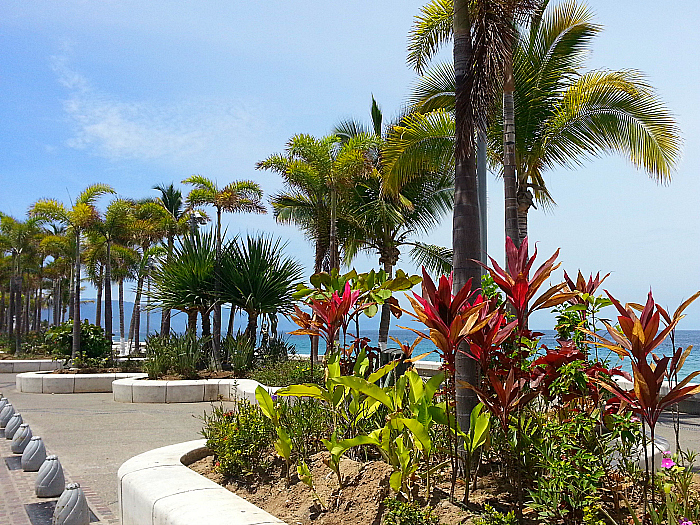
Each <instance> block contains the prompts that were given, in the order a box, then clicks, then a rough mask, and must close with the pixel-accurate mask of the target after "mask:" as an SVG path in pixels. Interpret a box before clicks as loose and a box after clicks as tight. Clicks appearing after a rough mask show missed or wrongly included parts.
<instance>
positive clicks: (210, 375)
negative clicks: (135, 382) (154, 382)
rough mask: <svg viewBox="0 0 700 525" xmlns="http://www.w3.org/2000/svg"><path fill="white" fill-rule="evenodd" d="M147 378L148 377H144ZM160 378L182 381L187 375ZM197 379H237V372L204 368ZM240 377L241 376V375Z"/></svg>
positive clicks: (170, 375) (161, 378) (198, 373)
mask: <svg viewBox="0 0 700 525" xmlns="http://www.w3.org/2000/svg"><path fill="white" fill-rule="evenodd" d="M144 379H147V378H144ZM158 379H160V380H162V381H181V380H184V379H186V378H185V377H183V376H181V375H178V374H168V375H164V376H162V377H159V378H158ZM195 379H236V374H234V373H233V372H227V371H223V372H213V371H209V370H202V371H200V372H197V377H196V378H195ZM239 379H240V377H239Z"/></svg>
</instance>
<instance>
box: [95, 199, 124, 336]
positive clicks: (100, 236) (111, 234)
mask: <svg viewBox="0 0 700 525" xmlns="http://www.w3.org/2000/svg"><path fill="white" fill-rule="evenodd" d="M131 207H132V204H131V202H130V201H129V200H127V199H121V198H118V199H114V200H113V201H112V202H110V203H109V205H108V206H107V209H106V211H105V214H104V217H103V218H100V220H98V221H95V223H94V224H93V225H92V227H91V231H92V233H93V237H94V238H93V242H94V244H96V245H101V246H104V283H105V289H104V290H105V312H104V316H105V336H106V337H107V339H109V342H110V348H111V344H112V337H113V335H114V334H113V332H114V330H113V329H112V325H113V314H112V280H113V277H112V261H113V257H112V247H113V246H114V245H115V243H117V244H125V243H126V242H127V241H128V239H129V237H130V236H131V234H132V231H133V227H132V226H133V218H132V216H131Z"/></svg>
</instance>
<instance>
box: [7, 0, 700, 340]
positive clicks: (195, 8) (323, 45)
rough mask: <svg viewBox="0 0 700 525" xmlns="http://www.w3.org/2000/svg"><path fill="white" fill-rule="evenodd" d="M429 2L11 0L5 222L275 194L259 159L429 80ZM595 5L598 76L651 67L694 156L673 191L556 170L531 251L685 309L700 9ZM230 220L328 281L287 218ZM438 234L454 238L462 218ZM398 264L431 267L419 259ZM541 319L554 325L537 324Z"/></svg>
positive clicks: (696, 256)
mask: <svg viewBox="0 0 700 525" xmlns="http://www.w3.org/2000/svg"><path fill="white" fill-rule="evenodd" d="M421 5H423V1H421V0H400V1H399V0H384V1H382V2H366V1H362V2H320V1H315V0H306V1H303V2H302V1H299V0H291V1H289V2H270V1H267V0H260V1H257V2H240V1H226V2H224V1H215V0H209V1H201V0H200V1H196V2H195V1H187V0H182V1H179V2H166V1H163V0H149V1H147V2H144V1H142V0H141V1H133V0H103V1H95V0H92V1H91V0H50V1H47V0H33V1H32V2H19V1H17V0H1V1H0V49H2V52H0V144H2V146H0V211H2V212H3V213H7V214H10V215H13V216H15V217H17V218H22V217H24V215H25V214H26V211H27V209H28V208H29V206H30V205H31V204H32V203H33V202H35V201H36V200H37V199H39V198H56V199H58V200H61V201H63V202H66V203H69V202H70V200H71V199H74V198H75V197H76V195H77V194H78V193H79V192H80V191H81V190H82V189H83V188H85V187H86V186H87V185H89V184H92V183H95V182H104V183H107V184H110V185H112V186H113V187H114V188H115V190H116V191H117V192H118V193H119V194H120V195H121V196H124V197H133V198H141V197H147V196H152V197H153V196H156V192H154V191H153V190H152V189H151V188H152V186H153V185H155V184H159V183H166V184H167V183H170V182H175V183H179V181H181V180H182V179H184V178H186V177H188V176H189V175H192V174H195V173H197V174H201V175H204V176H207V177H210V178H213V179H215V180H217V181H218V183H219V184H220V185H225V184H226V183H228V182H230V181H232V180H241V179H251V180H254V181H257V182H258V183H259V184H260V185H261V186H262V188H263V190H264V191H265V194H266V195H267V196H269V195H271V194H273V193H274V192H276V191H277V190H279V189H280V188H281V187H282V186H281V181H280V179H279V177H278V176H276V175H274V174H271V173H267V172H260V171H256V170H255V167H254V165H255V163H256V162H257V161H259V160H262V159H264V158H265V157H267V156H269V155H270V154H272V153H275V152H281V151H282V150H283V149H284V146H285V143H286V142H287V140H288V139H289V138H290V137H291V136H292V135H294V134H296V133H309V134H312V135H316V136H323V135H326V134H328V133H329V132H330V130H331V129H332V128H333V126H334V125H335V124H337V123H338V122H339V121H341V120H343V119H347V118H357V119H362V120H365V121H369V108H370V101H371V96H372V95H374V97H375V98H376V99H377V101H378V102H379V104H380V105H381V107H382V109H383V111H384V113H385V115H389V116H391V115H392V114H394V113H397V112H398V111H399V110H400V108H401V107H402V105H404V104H405V101H406V98H407V96H408V94H409V90H410V86H411V84H412V82H413V81H414V80H415V75H414V73H413V72H412V71H411V70H410V68H409V67H408V66H407V65H406V61H405V59H406V42H407V34H408V31H409V29H410V27H411V23H412V21H413V17H414V16H415V15H416V14H417V13H418V10H419V8H420V7H421ZM587 5H588V6H589V7H590V8H591V9H592V11H593V12H594V13H595V21H596V22H597V23H600V24H602V25H603V26H604V28H605V29H604V31H603V32H602V33H601V34H600V36H598V37H597V38H596V40H595V42H594V44H593V52H592V54H591V56H590V58H589V62H588V67H589V68H607V69H627V68H634V69H639V70H641V71H643V72H644V73H645V74H646V75H647V79H648V81H649V82H650V84H651V85H653V86H654V87H655V88H656V89H657V91H658V94H659V96H660V97H661V98H662V99H663V101H664V102H665V103H666V105H667V106H668V107H669V108H670V110H671V111H672V112H673V114H674V115H675V116H676V118H677V120H678V123H679V125H680V128H681V130H682V133H683V138H684V146H683V158H682V160H681V162H680V164H679V166H678V170H677V171H676V172H675V173H674V174H673V181H672V182H671V183H670V184H669V185H667V186H659V185H658V184H656V183H655V182H653V181H652V180H651V179H649V177H648V176H647V175H646V174H645V173H643V172H640V171H638V170H636V169H635V168H634V167H633V166H632V165H631V164H630V162H629V161H627V160H625V159H624V158H620V157H616V156H610V157H604V158H600V159H596V160H594V161H590V162H586V163H585V165H584V166H583V167H580V168H577V169H575V170H567V169H558V170H554V171H552V172H550V173H548V174H547V175H546V181H547V185H548V187H549V188H550V191H551V193H552V195H553V196H554V198H555V200H556V202H557V206H556V207H555V208H554V209H553V210H551V211H549V212H547V213H544V212H542V211H541V210H533V211H532V212H531V213H530V218H529V231H530V241H531V243H532V242H534V241H537V243H538V244H537V248H538V252H539V254H540V256H541V259H540V260H541V261H544V260H545V258H546V257H545V256H549V255H550V254H551V253H553V252H554V250H556V249H557V248H560V250H561V251H560V260H561V261H562V263H563V264H562V268H561V269H560V270H559V271H558V272H557V273H556V274H555V279H561V277H562V274H561V270H562V269H566V270H567V272H568V273H569V274H575V273H576V272H577V271H578V270H579V269H580V270H581V271H582V272H583V273H584V274H586V275H588V274H590V273H591V272H594V273H595V272H597V271H601V272H602V273H603V274H605V273H608V272H610V274H611V275H610V277H609V278H608V280H607V281H606V283H605V287H606V288H608V289H609V290H610V292H611V293H612V294H613V295H614V296H616V297H618V298H619V299H620V300H622V301H623V302H626V301H633V302H643V301H644V300H645V298H646V294H647V293H648V292H649V290H650V288H651V289H652V290H653V293H654V297H655V299H656V300H657V301H658V302H659V303H660V304H662V305H664V306H667V307H669V308H671V309H675V307H676V306H677V305H678V304H680V302H681V301H682V300H683V299H685V298H687V297H689V296H690V295H692V294H693V293H694V292H695V291H697V290H698V289H700V271H699V270H700V268H699V261H700V244H699V243H698V237H699V236H698V233H699V232H698V229H699V228H700V226H699V225H700V206H698V205H697V202H698V199H699V198H700V181H699V179H698V177H697V173H698V171H699V169H700V139H699V138H698V135H697V133H694V131H695V130H697V129H699V128H700V111H699V110H698V88H697V86H698V85H700V69H699V68H698V66H697V64H698V61H697V56H696V54H697V49H699V48H700V45H699V44H700V36H698V32H697V30H696V27H695V24H696V21H697V20H698V19H700V2H696V1H693V0H673V1H670V2H652V1H646V0H637V1H635V0H617V1H615V2H611V1H609V0H589V1H588V2H587ZM444 56H446V57H447V58H449V56H450V55H449V50H447V51H445V53H444ZM180 186H181V187H182V189H183V191H186V190H187V188H186V187H185V186H184V185H180ZM488 193H489V197H488V208H489V217H488V221H489V223H488V228H489V234H488V244H489V252H490V253H491V255H492V256H493V257H494V258H496V259H497V260H499V261H502V259H503V252H504V249H503V246H504V234H503V203H502V201H503V187H502V183H501V182H500V181H499V180H497V179H496V178H495V177H494V176H493V175H490V176H489V181H488ZM106 202H107V201H106V200H103V201H102V202H101V203H100V204H101V206H102V207H104V205H105V204H106ZM224 224H225V226H226V227H227V228H228V232H229V233H230V234H234V233H237V232H251V233H253V232H258V231H264V232H272V233H274V234H275V235H277V236H279V237H281V238H282V239H284V240H286V241H288V243H289V244H288V250H289V252H290V253H292V254H293V255H294V256H295V257H297V258H298V259H299V260H300V261H301V262H302V263H303V264H304V265H305V266H306V268H307V269H308V270H309V273H310V270H311V268H312V262H313V250H312V247H311V245H310V244H309V243H308V242H307V241H306V240H305V239H304V237H303V235H302V234H301V233H300V232H299V231H298V230H296V229H295V228H294V227H292V226H280V225H277V224H275V221H274V218H273V217H272V215H271V214H268V215H266V216H246V215H234V216H231V215H229V216H226V217H225V219H224ZM423 238H424V239H428V240H429V241H430V242H433V243H437V244H442V245H449V244H451V217H445V219H444V220H443V223H442V225H441V226H440V227H438V228H436V229H435V230H434V231H433V232H431V233H430V234H429V235H428V236H424V237H423ZM376 260H377V256H376V255H374V254H370V255H368V256H362V257H360V258H358V260H357V261H356V266H357V268H358V269H360V270H368V269H369V268H371V267H373V266H376V265H377V263H376ZM399 266H400V267H403V268H405V269H407V270H413V271H415V270H416V268H415V267H414V266H413V265H412V264H411V262H410V260H408V259H407V258H402V260H401V261H400V263H399ZM86 295H88V296H89V295H90V291H88V292H86ZM607 313H608V315H609V316H612V315H613V312H607ZM687 314H688V315H687V318H686V319H685V320H684V321H682V323H681V325H680V326H679V328H685V329H700V303H698V304H697V305H694V306H692V307H691V308H689V309H688V311H687ZM531 325H532V326H535V327H537V328H551V327H552V326H553V320H552V318H551V317H550V316H549V314H547V313H538V314H536V315H535V317H534V318H533V321H532V323H531Z"/></svg>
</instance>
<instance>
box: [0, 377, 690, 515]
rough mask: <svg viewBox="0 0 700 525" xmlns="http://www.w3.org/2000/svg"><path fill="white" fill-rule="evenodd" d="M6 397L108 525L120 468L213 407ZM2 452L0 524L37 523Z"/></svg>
mask: <svg viewBox="0 0 700 525" xmlns="http://www.w3.org/2000/svg"><path fill="white" fill-rule="evenodd" d="M0 392H2V393H3V394H4V395H5V397H7V398H9V400H10V401H11V402H12V404H13V405H14V407H15V409H16V410H17V411H19V412H21V414H22V417H23V419H24V421H25V422H26V423H29V425H30V427H31V429H32V433H33V434H34V435H35V436H41V437H42V438H43V440H44V443H45V444H46V447H47V449H48V451H49V453H51V454H57V455H58V457H59V459H60V461H61V464H62V465H63V468H64V472H65V474H66V479H67V480H70V481H74V482H78V483H80V485H81V487H83V490H84V491H85V493H86V496H87V498H88V503H89V505H90V508H91V510H92V511H93V512H94V513H95V515H96V517H97V518H98V519H99V520H100V521H99V523H103V524H107V523H110V524H111V523H118V510H117V509H118V505H117V470H118V469H119V467H120V466H121V464H122V463H124V462H125V461H126V460H127V459H129V458H131V457H133V456H135V455H137V454H140V453H141V452H146V451H147V450H151V449H154V448H158V447H162V446H165V445H171V444H174V443H180V442H183V441H189V440H192V439H197V438H200V437H201V436H200V434H199V431H200V429H201V426H202V423H201V421H200V420H199V419H198V417H199V416H201V415H202V414H203V413H204V411H205V410H209V409H210V407H211V405H210V404H209V403H176V404H170V405H161V404H129V403H116V402H114V400H113V399H112V394H23V393H20V392H17V391H16V390H15V376H14V374H0ZM657 432H658V433H659V435H661V436H663V437H665V438H666V439H668V440H669V443H672V444H673V443H674V442H675V438H674V434H673V427H672V421H671V417H670V416H663V417H662V418H661V420H660V421H659V426H658V427H657ZM681 446H682V447H683V449H686V448H689V449H692V450H695V451H699V452H700V416H688V415H682V422H681ZM672 448H673V445H672ZM0 455H1V456H2V458H3V460H2V461H1V464H0V525H31V524H30V521H29V519H28V517H27V513H26V511H25V507H24V505H26V504H33V503H37V502H39V501H45V500H39V499H38V498H36V497H35V496H34V480H35V479H36V473H32V472H23V471H22V470H21V469H19V470H9V469H8V466H7V465H6V462H5V461H4V458H7V457H10V456H13V454H12V453H11V451H10V441H9V440H5V439H0ZM43 523H47V524H49V523H50V519H49V521H48V522H43ZM43 523H42V524H41V525H43ZM34 525H39V524H34Z"/></svg>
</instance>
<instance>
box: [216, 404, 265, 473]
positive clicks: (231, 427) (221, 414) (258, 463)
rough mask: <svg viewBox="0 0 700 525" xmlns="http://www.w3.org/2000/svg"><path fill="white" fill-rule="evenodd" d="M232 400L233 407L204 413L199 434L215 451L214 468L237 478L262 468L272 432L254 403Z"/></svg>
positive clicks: (218, 407)
mask: <svg viewBox="0 0 700 525" xmlns="http://www.w3.org/2000/svg"><path fill="white" fill-rule="evenodd" d="M234 403H235V404H234V407H233V409H232V410H224V408H223V407H221V406H217V407H214V408H213V410H212V412H211V414H204V416H203V417H202V420H203V421H204V427H203V428H202V435H203V436H204V438H205V439H206V440H207V447H208V448H209V449H210V450H211V451H212V452H214V465H215V469H216V471H217V472H220V473H221V474H224V475H226V476H232V477H239V476H245V475H248V474H251V473H253V472H255V471H257V470H259V469H261V468H264V467H265V465H266V457H267V456H266V452H267V450H268V449H269V447H270V446H271V445H272V442H273V440H274V431H273V428H272V425H271V423H270V421H269V419H268V418H267V417H266V416H265V415H264V414H263V412H262V410H261V409H260V408H259V407H258V406H257V405H254V404H251V403H249V402H248V401H246V400H237V401H235V402H234Z"/></svg>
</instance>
